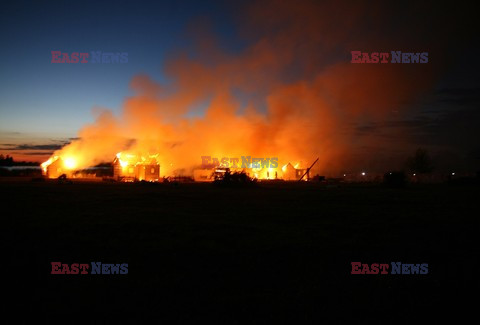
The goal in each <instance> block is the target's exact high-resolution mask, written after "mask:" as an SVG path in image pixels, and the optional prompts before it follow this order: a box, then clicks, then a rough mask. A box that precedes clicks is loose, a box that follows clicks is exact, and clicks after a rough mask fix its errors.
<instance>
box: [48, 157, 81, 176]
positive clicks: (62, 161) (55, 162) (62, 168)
mask: <svg viewBox="0 0 480 325" xmlns="http://www.w3.org/2000/svg"><path fill="white" fill-rule="evenodd" d="M76 166H77V163H76V161H75V159H73V158H61V157H59V156H53V157H51V158H50V159H48V160H47V161H45V162H44V163H43V164H42V165H41V167H42V173H43V175H44V176H46V177H48V178H58V177H60V176H62V175H65V176H66V177H71V176H72V175H73V173H74V171H75V168H76Z"/></svg>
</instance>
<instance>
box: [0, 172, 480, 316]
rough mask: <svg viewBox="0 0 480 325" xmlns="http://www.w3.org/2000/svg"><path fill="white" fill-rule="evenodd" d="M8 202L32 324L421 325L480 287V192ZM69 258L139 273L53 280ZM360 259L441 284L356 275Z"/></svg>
mask: <svg viewBox="0 0 480 325" xmlns="http://www.w3.org/2000/svg"><path fill="white" fill-rule="evenodd" d="M0 192H1V193H0V195H1V198H2V211H3V212H2V224H3V226H2V228H1V229H2V233H1V237H2V241H3V242H4V243H3V244H2V247H3V250H4V256H3V257H4V258H3V260H4V261H5V265H6V266H7V267H5V266H4V269H7V271H8V275H7V277H6V278H5V279H7V282H8V283H10V284H13V286H12V288H13V289H11V290H9V291H7V292H4V295H6V296H8V297H9V302H10V303H12V304H13V305H14V306H15V307H17V308H19V310H21V311H22V312H20V313H18V314H17V317H18V320H19V321H18V323H22V322H24V323H26V322H28V323H30V322H29V320H37V321H39V322H40V323H43V322H44V321H47V320H49V321H50V320H57V321H62V320H63V322H66V323H76V322H80V319H81V318H82V317H87V320H88V321H89V322H90V323H97V322H98V323H101V321H102V320H106V321H105V323H110V322H111V321H113V320H122V321H126V322H130V323H139V322H142V321H147V320H151V319H153V320H155V323H165V324H172V323H179V322H181V323H199V322H200V320H203V321H208V322H210V323H211V322H215V323H217V322H221V323H224V324H266V323H272V322H274V323H279V324H283V323H289V324H310V323H311V324H318V323H320V322H321V321H328V322H329V323H330V322H332V321H342V320H358V319H361V318H362V317H363V316H365V315H367V314H369V315H385V314H386V315H389V316H388V317H394V319H396V320H399V319H410V320H411V319H412V317H414V316H413V315H414V313H416V312H419V311H421V312H423V313H424V315H425V316H426V317H430V316H429V315H433V314H431V313H437V314H438V312H441V309H440V306H443V305H444V304H445V302H449V301H450V300H455V301H459V300H462V299H464V298H465V297H466V296H465V295H466V294H467V293H473V292H474V290H476V289H475V288H478V287H476V286H478V280H477V279H476V278H477V277H476V274H475V268H474V266H473V265H474V264H475V263H478V251H479V250H478V247H479V245H478V239H477V238H478V231H479V223H478V212H477V210H478V202H479V199H480V197H479V191H478V188H477V187H472V186H448V185H428V186H427V185H423V186H418V185H417V186H410V187H407V188H405V189H387V188H383V187H382V186H380V185H342V186H337V187H328V186H325V185H320V184H307V183H301V184H299V183H292V184H290V183H284V184H266V185H259V186H257V187H253V188H219V187H216V186H213V185H212V184H198V183H194V184H142V183H135V184H120V183H107V182H97V183H89V182H75V183H73V184H69V183H58V182H57V181H47V182H32V181H29V180H23V181H21V180H11V179H0ZM56 261H60V262H63V263H90V262H92V261H100V262H103V263H128V265H129V267H128V271H129V273H128V275H90V274H89V275H52V274H50V271H51V265H50V262H56ZM355 261H360V262H365V263H375V262H378V263H390V262H395V261H400V262H404V263H428V264H429V273H428V274H427V275H390V274H389V275H351V274H350V272H351V265H350V263H351V262H355ZM475 292H476V291H475ZM466 301H471V300H466ZM472 303H473V301H472ZM464 307H465V308H467V309H468V308H469V305H468V304H467V305H464ZM427 319H428V318H427ZM202 323H204V322H202Z"/></svg>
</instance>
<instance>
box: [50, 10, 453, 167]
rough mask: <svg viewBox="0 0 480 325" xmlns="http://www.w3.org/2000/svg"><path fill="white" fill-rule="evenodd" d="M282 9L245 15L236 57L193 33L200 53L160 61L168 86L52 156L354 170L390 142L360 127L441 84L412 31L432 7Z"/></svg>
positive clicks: (143, 86) (240, 18)
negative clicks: (368, 55) (368, 57)
mask: <svg viewBox="0 0 480 325" xmlns="http://www.w3.org/2000/svg"><path fill="white" fill-rule="evenodd" d="M287 3H288V4H287ZM287 3H282V2H270V1H263V2H260V3H255V4H254V5H250V6H246V7H243V8H241V10H239V12H240V13H239V14H238V15H237V16H236V18H237V20H236V21H237V23H238V34H239V37H241V38H242V40H243V41H244V43H245V44H248V45H246V46H245V47H244V48H243V49H241V50H235V51H232V50H222V46H221V44H222V42H221V41H217V40H216V37H215V35H214V33H212V32H208V29H205V30H202V31H198V30H197V31H196V32H195V33H194V34H193V35H194V37H195V39H194V44H195V51H193V52H192V50H191V49H189V50H185V51H182V50H181V49H172V55H171V56H170V59H168V60H167V61H166V62H165V71H166V73H167V77H168V80H170V82H169V83H168V84H160V83H157V82H155V81H153V80H152V79H151V78H149V77H148V76H146V75H139V76H136V77H135V78H133V80H132V81H131V87H132V89H133V90H134V92H135V96H133V97H130V98H126V99H125V101H124V104H123V111H122V114H121V115H120V116H114V115H113V114H112V113H111V112H109V111H103V112H101V113H99V115H98V117H97V119H96V122H95V123H93V124H92V125H87V126H85V127H84V128H83V129H82V130H81V131H80V132H79V139H78V140H76V141H74V142H72V143H71V144H69V145H68V146H66V147H64V148H63V149H62V150H60V151H59V152H56V153H55V154H56V155H60V156H74V157H76V159H77V162H78V164H79V167H87V166H91V165H94V164H96V163H100V162H110V161H112V160H113V158H114V157H115V154H116V153H117V152H119V151H129V152H132V153H140V154H148V153H159V157H160V163H161V166H162V167H161V173H162V175H169V174H170V175H171V174H174V173H185V174H188V173H190V172H191V170H192V168H194V167H195V166H198V165H199V164H201V158H200V157H201V156H204V155H208V156H212V157H218V158H222V157H240V156H245V155H250V156H255V157H278V158H279V162H280V166H282V165H283V164H285V163H287V162H292V163H295V162H301V164H302V165H303V166H307V165H308V164H310V163H311V162H313V160H315V159H316V158H317V157H319V158H320V160H319V162H318V164H317V166H316V169H317V171H319V172H321V173H323V174H325V173H329V172H331V173H333V172H336V171H339V170H341V169H345V168H352V167H351V166H352V164H353V163H354V162H355V163H358V159H357V158H355V155H354V153H359V152H361V151H362V150H363V149H362V148H364V147H366V146H369V147H381V146H382V145H385V141H388V140H385V139H377V138H369V137H363V138H362V139H360V138H359V137H358V134H357V129H358V126H361V125H368V123H371V122H374V121H375V122H379V121H385V120H388V119H389V118H391V117H392V114H393V113H392V112H396V114H403V113H404V111H405V109H406V108H405V107H408V103H410V102H412V101H415V100H416V98H417V97H418V96H419V95H420V94H422V92H424V91H425V90H426V89H428V88H429V87H431V86H432V84H433V81H434V80H435V78H436V77H437V76H436V75H435V74H434V73H433V71H438V69H437V68H438V63H435V62H439V61H441V60H439V58H440V54H439V53H441V51H437V50H439V48H438V47H437V46H436V44H437V43H438V42H437V40H435V39H433V38H431V37H430V35H428V32H424V31H422V30H415V28H414V25H413V24H415V23H417V24H418V23H421V22H420V21H419V20H421V19H425V17H431V16H428V15H427V16H422V14H421V13H422V10H423V12H427V11H428V8H419V7H416V9H415V10H417V11H418V12H419V14H418V15H415V16H414V17H410V20H408V21H407V20H405V21H403V20H402V21H399V20H398V19H395V17H396V18H398V10H400V11H402V10H401V9H398V10H397V9H395V8H386V7H385V8H382V4H381V3H376V4H372V3H370V4H369V5H367V4H365V3H357V4H355V5H352V4H346V3H339V2H337V1H334V2H325V3H316V2H310V1H295V2H287ZM403 10H405V12H406V13H405V14H407V11H408V10H407V9H405V8H404V9H403ZM431 19H432V20H435V19H436V18H435V17H433V18H432V17H431ZM387 29H388V30H389V31H388V33H386V30H387ZM408 31H411V32H412V33H409V32H408ZM397 34H398V37H395V36H396V35H397ZM438 34H440V33H439V32H438V31H436V32H435V35H438ZM385 35H389V37H388V38H387V37H385ZM400 35H402V36H400ZM444 35H447V36H448V33H447V34H444ZM447 36H445V37H447ZM354 50H360V51H364V52H369V51H377V52H390V51H393V50H402V51H406V52H426V51H427V52H429V53H430V58H431V61H433V62H430V63H428V64H352V63H350V60H351V56H350V51H354ZM434 67H435V69H434ZM396 117H398V116H396ZM397 136H400V137H401V136H403V135H402V134H398V135H397ZM356 159H357V160H356Z"/></svg>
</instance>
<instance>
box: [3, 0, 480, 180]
mask: <svg viewBox="0 0 480 325" xmlns="http://www.w3.org/2000/svg"><path fill="white" fill-rule="evenodd" d="M0 6H1V7H0V26H1V29H0V41H1V44H2V51H1V54H0V56H1V60H0V94H1V96H0V149H1V150H0V151H1V153H3V154H10V155H13V156H14V158H15V159H17V160H30V161H43V160H45V159H46V158H48V156H49V155H50V154H51V153H52V152H53V151H54V150H56V149H59V148H61V147H62V146H63V145H64V144H66V143H68V142H70V141H72V139H75V138H76V137H78V132H79V130H81V129H82V127H84V126H85V125H86V124H90V123H94V121H95V117H96V116H98V114H97V113H96V112H97V111H98V110H102V109H109V110H111V111H112V113H113V114H114V115H115V116H118V115H121V114H122V107H123V106H124V101H125V99H126V98H129V97H131V96H138V93H139V91H138V89H136V88H135V85H136V84H135V82H133V81H134V80H137V79H136V78H138V76H148V78H149V80H150V81H151V82H152V83H155V84H156V85H161V87H163V89H167V91H166V92H167V93H168V94H170V93H172V92H175V93H176V94H177V95H178V96H179V97H182V96H183V97H185V96H187V95H186V94H191V93H192V91H191V89H192V86H191V82H190V83H187V82H182V80H187V79H185V77H183V76H184V73H185V72H183V71H180V72H179V69H173V71H172V69H170V68H169V67H171V66H172V62H173V63H175V64H179V65H181V66H188V67H190V68H189V70H188V71H187V72H186V73H188V74H190V75H191V76H193V77H192V78H194V79H195V77H196V76H198V77H197V79H198V80H200V79H202V78H206V77H205V76H209V75H213V76H215V77H216V78H217V79H223V78H225V80H227V81H225V82H226V83H227V84H228V86H229V90H228V94H229V95H230V96H232V97H234V98H235V99H236V101H237V102H238V103H239V105H240V107H241V108H240V110H243V109H245V107H248V106H252V105H253V106H254V107H255V110H256V111H257V112H260V113H265V114H267V112H268V100H269V98H271V96H270V95H271V94H272V93H273V92H274V91H275V90H276V89H278V87H279V84H282V85H284V86H285V85H290V84H295V83H297V82H299V81H301V82H305V83H307V84H308V83H314V80H316V79H315V78H318V76H319V75H324V74H325V72H327V73H328V71H332V70H330V69H331V67H337V66H338V65H339V64H340V65H342V68H341V69H334V70H333V72H331V73H332V74H333V75H334V76H333V77H329V78H326V80H327V81H325V87H323V88H322V89H323V90H322V96H324V98H327V99H329V100H330V99H331V101H333V102H335V103H334V104H331V105H332V107H341V108H342V107H344V106H348V105H357V103H358V102H359V101H361V102H362V103H364V104H362V105H358V107H357V106H355V109H352V110H351V111H354V112H355V113H354V114H353V113H352V114H350V113H349V115H348V117H345V118H343V119H341V118H338V119H336V122H335V123H336V127H335V128H334V129H335V130H336V131H334V130H331V131H329V133H328V137H329V138H335V137H336V134H337V133H338V136H342V134H344V133H345V132H347V133H348V134H349V139H350V140H345V141H344V142H342V146H343V143H349V144H350V146H348V147H347V146H344V147H345V148H346V149H345V150H344V151H343V152H342V157H346V158H344V160H345V161H348V163H345V165H348V164H350V165H353V164H358V163H359V162H362V163H363V164H364V166H365V167H367V168H370V169H372V170H381V169H382V168H386V167H385V165H388V164H390V163H394V162H396V161H398V160H399V159H402V157H405V156H406V155H408V154H409V153H412V152H413V151H414V150H415V149H416V148H418V147H423V148H427V149H428V150H429V152H431V155H432V157H433V158H434V160H435V162H436V165H437V167H438V168H437V169H438V170H441V171H449V170H453V169H455V170H459V171H465V172H475V171H477V170H478V166H479V162H480V145H479V139H480V131H479V128H478V122H480V110H479V104H480V92H479V89H480V78H479V75H478V71H479V60H478V57H477V53H479V52H478V51H477V43H478V36H476V35H475V34H474V31H475V30H476V25H477V23H476V22H475V21H476V20H477V19H476V17H475V14H474V11H473V10H472V8H468V7H466V6H461V5H456V6H455V7H453V6H445V7H442V6H440V5H438V4H436V3H435V2H431V3H423V4H422V5H419V4H415V3H411V4H408V3H404V2H398V1H396V2H392V3H386V2H383V1H382V2H363V3H362V4H360V5H358V4H356V5H350V4H348V3H337V2H326V3H321V2H311V1H307V2H303V1H299V2H295V4H290V5H289V6H291V7H287V6H286V5H280V3H278V2H275V1H258V2H248V1H247V2H242V3H240V2H238V3H237V2H235V4H234V3H233V2H232V3H231V4H225V3H223V2H220V1H219V2H216V1H201V2H200V1H160V2H158V3H157V2H156V3H148V2H133V1H115V2H103V1H101V2H99V1H96V2H89V1H82V2H66V1H62V2H38V1H31V2H25V1H15V2H3V3H2V4H1V5H0ZM311 8H313V9H311ZM305 13H308V16H304V14H305ZM262 44H266V45H265V46H266V47H268V48H269V49H274V50H273V51H268V53H270V54H271V53H274V58H273V59H265V58H264V54H265V52H262V49H263V47H262ZM97 50H98V51H102V52H127V53H128V63H124V64H121V63H114V64H90V63H88V64H54V63H51V51H62V52H68V53H72V52H91V51H97ZM353 50H360V51H364V52H373V51H385V52H390V51H395V50H401V51H404V52H428V53H429V63H427V64H425V65H420V64H403V65H401V67H398V66H397V67H395V68H390V67H388V69H391V71H390V70H387V68H385V69H384V70H382V71H380V72H378V74H374V75H373V76H372V75H370V72H369V71H373V70H378V69H379V68H378V66H374V64H364V65H362V66H361V67H355V68H354V69H360V70H358V73H357V72H356V73H355V74H352V73H351V72H350V70H348V69H350V67H352V66H353V64H351V63H350V60H351V54H350V51H353ZM256 51H257V52H258V53H259V54H258V57H261V59H260V58H256V57H255V55H256V54H255V53H257V52H256ZM252 53H253V54H252ZM277 56H278V58H279V59H278V64H277V58H276V57H277ZM244 57H248V58H249V59H248V60H249V61H248V62H258V65H255V63H251V64H245V66H247V67H248V68H247V69H246V70H248V73H250V74H251V77H252V80H255V81H254V82H253V85H248V84H249V82H248V81H245V80H244V79H248V77H247V78H239V80H236V79H235V80H233V79H234V78H232V77H231V74H232V73H235V70H234V69H225V71H223V70H222V69H220V68H218V66H216V65H217V62H222V63H224V64H225V66H230V65H232V66H233V65H235V62H240V63H239V65H242V64H244V62H245V60H243V59H242V58H244ZM179 58H181V59H179ZM252 58H253V59H252ZM257 59H258V61H257ZM178 60H180V61H178ZM181 60H185V62H187V63H188V62H196V63H201V66H202V70H201V71H202V72H201V73H199V74H198V75H196V70H195V69H194V68H193V67H192V66H190V65H188V64H181V63H182V61H181ZM272 61H274V62H275V63H272V64H271V66H270V65H269V66H268V67H267V66H266V65H268V62H272ZM210 68H211V71H212V72H211V74H210V72H209V69H210ZM180 69H181V68H180ZM352 69H353V67H352ZM368 69H370V70H368ZM220 70H222V71H223V72H219V71H220ZM232 71H233V72H232ZM342 71H344V72H345V75H342V74H341V72H342ZM390 73H391V74H390ZM352 75H354V76H358V75H360V77H358V78H357V77H355V79H354V78H353V77H352ZM361 76H364V78H370V79H371V78H380V79H381V78H385V81H384V83H385V84H387V85H389V83H391V85H389V86H385V87H386V88H385V89H383V88H378V92H375V90H374V89H373V90H372V88H368V92H365V91H363V90H362V89H358V88H356V84H355V83H356V82H359V80H361V78H362V77H361ZM392 76H394V77H392ZM182 78H184V79H182ZM240 79H241V80H240ZM179 80H180V81H179ZM205 80H207V79H205ZM351 80H354V81H352V83H351V84H350V83H349V82H350V81H351ZM221 81H222V80H216V81H215V82H212V83H209V82H205V84H206V86H205V88H202V89H203V92H204V93H202V94H201V95H199V94H197V95H195V96H193V95H192V96H193V97H192V100H189V101H188V103H186V104H182V105H185V106H186V108H185V109H183V110H180V111H181V113H179V114H180V115H181V116H182V117H185V118H196V117H200V118H201V117H202V116H203V115H204V114H205V109H206V107H207V106H208V102H209V100H211V99H212V98H214V97H215V96H216V93H218V92H219V91H225V89H223V88H221V90H219V89H220V88H219V87H217V83H216V82H219V83H220V82H221ZM334 84H335V85H337V84H338V87H337V86H335V87H334V86H330V85H334ZM378 84H383V82H382V81H381V80H379V81H378ZM210 85H211V88H209V86H210ZM183 86H184V88H183V89H186V90H180V91H178V90H177V88H179V87H183ZM349 87H351V88H349ZM174 88H175V89H176V90H172V89H174ZM345 89H347V90H345ZM348 89H350V90H348ZM356 90H357V91H358V92H359V94H357V93H356ZM395 90H398V91H399V94H398V95H397V93H396V92H395ZM142 91H145V90H142ZM140 92H141V91H140ZM331 94H333V95H331ZM330 95H331V96H330ZM355 96H356V97H355ZM380 97H381V98H382V99H381V100H380V99H379V98H380ZM383 97H386V99H383ZM189 98H190V97H189ZM392 98H394V100H393V99H392ZM352 103H354V104H352ZM292 105H295V103H293V104H292ZM349 112H350V111H349ZM96 114H97V115H96ZM335 116H336V117H338V116H337V115H335ZM329 165H330V164H326V165H325V166H327V167H328V166H329ZM327 167H326V168H327Z"/></svg>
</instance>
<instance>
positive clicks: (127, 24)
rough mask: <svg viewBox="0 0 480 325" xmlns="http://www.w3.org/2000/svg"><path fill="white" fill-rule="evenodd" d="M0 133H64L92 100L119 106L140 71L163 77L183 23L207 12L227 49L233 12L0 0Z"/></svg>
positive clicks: (86, 116) (88, 117) (207, 6)
mask: <svg viewBox="0 0 480 325" xmlns="http://www.w3.org/2000/svg"><path fill="white" fill-rule="evenodd" d="M0 11H1V14H0V26H1V28H0V42H1V44H2V53H1V58H2V60H1V61H0V71H1V76H0V89H1V97H0V116H1V119H0V131H1V132H2V133H3V135H4V137H5V133H8V132H20V133H28V134H33V135H34V136H37V137H38V136H42V137H56V138H65V137H73V136H75V135H76V133H77V131H78V129H79V128H80V127H81V126H82V125H84V124H85V123H86V122H89V121H92V119H93V118H92V114H91V113H90V112H91V110H92V108H93V107H94V106H100V107H108V108H110V109H112V110H113V111H116V112H118V111H119V109H120V106H121V103H122V101H123V99H124V97H125V96H128V95H131V92H130V90H129V83H130V81H131V79H132V77H133V76H134V75H136V74H139V73H145V74H148V75H149V76H150V77H151V78H153V79H154V80H159V81H165V76H164V75H163V73H162V70H163V66H162V63H163V60H164V58H165V55H166V54H168V53H170V52H171V51H172V50H174V49H178V48H187V47H188V46H189V45H190V44H189V38H188V27H189V24H191V22H192V20H194V19H202V17H206V16H208V17H210V20H209V21H210V22H211V27H212V28H214V29H215V32H216V35H217V36H218V37H220V38H221V39H222V40H223V44H224V45H225V46H226V47H229V46H231V49H232V50H235V47H238V46H239V44H240V43H239V42H234V41H233V39H234V38H235V34H234V27H233V26H232V24H231V21H232V17H230V16H229V14H230V13H231V11H229V10H225V6H224V5H222V4H220V3H218V2H212V1H202V2H198V1H189V2H179V1H162V2H152V3H142V4H138V3H136V2H133V1H112V2H105V1H92V2H89V1H82V2H81V3H78V2H67V1H60V2H42V3H40V2H22V1H15V2H11V3H8V4H7V3H6V2H3V3H2V5H1V10H0ZM52 50H59V51H62V52H69V53H72V52H90V51H94V50H95V51H96V50H99V51H102V52H127V53H128V63H127V64H52V63H51V62H50V60H51V51H52Z"/></svg>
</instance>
